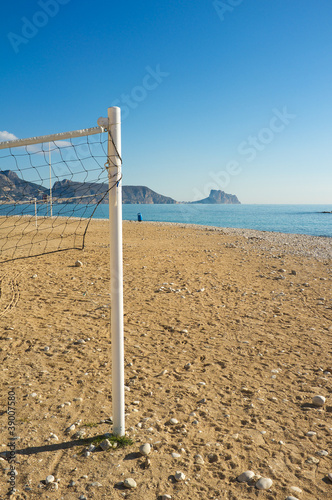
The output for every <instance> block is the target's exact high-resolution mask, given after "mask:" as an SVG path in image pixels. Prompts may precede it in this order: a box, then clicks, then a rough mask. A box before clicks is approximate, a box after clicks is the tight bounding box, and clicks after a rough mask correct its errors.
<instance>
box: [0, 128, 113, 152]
mask: <svg viewBox="0 0 332 500" xmlns="http://www.w3.org/2000/svg"><path fill="white" fill-rule="evenodd" d="M105 131H106V130H105V129H104V128H103V127H92V128H84V129H82V130H73V131H71V132H60V133H59V134H51V135H41V136H39V137H30V138H28V139H15V140H13V141H5V142H0V149H7V148H20V147H22V146H31V145H33V144H41V143H43V142H56V141H64V140H66V139H74V138H75V137H85V136H87V135H94V134H100V133H103V132H105Z"/></svg>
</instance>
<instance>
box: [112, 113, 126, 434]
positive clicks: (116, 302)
mask: <svg viewBox="0 0 332 500" xmlns="http://www.w3.org/2000/svg"><path fill="white" fill-rule="evenodd" d="M108 130H109V137H108V179H109V187H110V191H109V218H110V236H111V241H110V264H111V340H112V406H113V408H112V410H113V434H115V435H116V436H123V435H124V434H125V416H124V415H125V398H124V338H123V265H122V182H121V110H120V108H118V107H116V106H114V107H112V108H108Z"/></svg>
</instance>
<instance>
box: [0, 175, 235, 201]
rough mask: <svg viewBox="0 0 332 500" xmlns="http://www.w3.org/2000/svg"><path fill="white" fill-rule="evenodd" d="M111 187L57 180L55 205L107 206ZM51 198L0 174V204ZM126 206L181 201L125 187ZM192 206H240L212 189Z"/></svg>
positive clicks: (40, 188)
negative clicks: (104, 204)
mask: <svg viewBox="0 0 332 500" xmlns="http://www.w3.org/2000/svg"><path fill="white" fill-rule="evenodd" d="M108 190H109V186H108V184H107V183H100V182H78V181H73V180H71V179H63V180H61V181H56V182H55V183H54V184H53V187H52V198H53V200H54V203H60V204H62V203H68V202H69V203H70V201H71V200H72V201H74V200H75V199H76V203H82V204H96V203H108V196H107V193H108ZM48 195H49V188H45V187H43V186H41V185H40V184H38V183H37V182H32V181H26V180H23V179H21V178H20V177H19V176H18V175H17V174H16V172H14V171H12V170H2V171H0V203H14V202H21V203H24V202H25V201H28V200H30V201H31V200H32V199H34V198H37V200H42V199H43V198H45V197H46V196H48ZM122 202H123V204H138V205H140V204H173V205H174V204H178V203H180V202H178V201H176V200H174V199H173V198H171V197H169V196H164V195H162V194H159V193H157V192H156V191H153V190H152V189H150V188H148V187H147V186H130V185H129V186H122ZM189 203H196V204H197V203H202V204H208V203H209V204H239V203H240V202H239V200H238V198H237V197H236V196H235V195H231V194H228V193H225V192H224V191H220V190H219V191H218V190H211V191H210V195H209V196H208V197H207V198H204V199H202V200H198V201H193V202H189Z"/></svg>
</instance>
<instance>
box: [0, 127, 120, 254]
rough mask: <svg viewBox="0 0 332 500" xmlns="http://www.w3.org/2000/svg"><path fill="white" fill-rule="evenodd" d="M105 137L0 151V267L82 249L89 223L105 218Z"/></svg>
mask: <svg viewBox="0 0 332 500" xmlns="http://www.w3.org/2000/svg"><path fill="white" fill-rule="evenodd" d="M108 136H109V134H107V133H106V134H105V133H100V134H95V135H87V136H83V137H78V138H72V139H68V140H59V141H57V140H55V141H52V142H46V143H45V142H44V143H41V144H32V145H26V146H19V147H10V148H9V147H8V148H6V149H0V261H1V262H4V261H7V260H12V259H16V258H24V257H31V256H37V255H41V254H45V253H49V252H56V251H60V250H67V249H83V248H84V242H85V235H86V231H87V228H88V225H89V222H90V220H91V218H92V217H93V216H95V215H96V211H98V210H99V211H100V213H101V216H103V213H104V212H105V214H106V213H107V210H106V206H104V207H103V204H106V203H108V196H107V194H108V191H109V189H111V188H112V186H111V187H109V182H108V173H107V169H106V168H105V164H106V163H107V143H108ZM103 208H104V210H103ZM107 208H108V207H107Z"/></svg>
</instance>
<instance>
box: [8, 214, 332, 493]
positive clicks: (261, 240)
mask: <svg viewBox="0 0 332 500" xmlns="http://www.w3.org/2000/svg"><path fill="white" fill-rule="evenodd" d="M123 229H124V308H125V313H124V325H125V384H126V393H125V394H126V430H127V435H128V437H130V438H131V439H132V440H133V444H132V445H131V446H128V447H125V448H117V449H113V448H112V449H110V450H108V451H102V450H101V449H100V448H98V447H97V448H96V449H95V450H94V451H91V452H88V453H85V451H86V450H87V448H88V446H89V444H87V443H88V441H87V442H84V441H83V439H85V440H87V439H89V438H93V437H94V436H97V435H101V434H104V433H107V432H108V433H111V432H112V425H111V423H110V421H109V419H110V418H111V416H112V394H111V342H110V294H109V290H110V281H109V237H108V224H107V222H106V221H96V220H92V221H91V223H90V226H89V229H88V232H87V237H86V246H85V249H84V250H83V251H79V250H68V251H63V252H58V253H51V254H47V255H43V256H39V257H32V258H29V259H18V260H14V261H8V262H3V263H2V264H1V267H0V287H1V288H0V291H1V295H0V337H1V338H0V380H1V388H2V390H1V413H0V452H1V455H0V456H1V457H2V458H1V459H0V469H2V471H1V479H0V498H6V493H7V491H8V490H9V483H7V480H8V476H7V474H8V472H9V467H10V465H9V464H8V461H7V460H6V459H5V458H4V457H6V451H7V450H8V442H9V437H10V436H9V432H8V414H7V408H8V391H13V393H14V394H15V437H17V439H16V440H15V447H16V459H17V462H16V471H17V475H16V476H15V478H16V487H17V489H18V492H17V493H16V494H15V496H14V497H13V498H17V499H31V500H35V499H37V498H51V499H65V500H67V499H68V500H74V499H81V500H83V499H84V498H86V499H89V498H94V499H96V500H98V499H120V498H130V499H132V500H157V499H161V498H162V497H163V495H169V498H172V499H173V500H185V499H186V500H187V499H211V500H217V499H218V500H220V499H232V500H237V499H256V498H258V499H262V500H263V499H269V500H272V499H273V500H286V499H287V497H294V498H298V499H299V500H318V499H319V500H325V499H328V498H331V497H332V481H331V480H330V479H329V478H328V474H329V473H332V464H331V453H332V451H331V443H332V438H331V436H332V395H331V392H332V385H331V383H332V361H331V353H332V346H331V338H332V321H331V319H332V294H331V284H332V239H328V238H315V237H310V236H301V235H281V234H278V233H265V232H259V231H250V230H236V229H234V230H232V229H220V228H218V229H217V228H204V227H199V226H183V225H180V224H166V223H148V222H142V223H138V222H124V224H123ZM59 231H60V230H59ZM52 244H53V243H51V244H50V245H51V247H50V249H51V248H52ZM54 245H57V242H56V240H54ZM54 248H55V247H54ZM22 252H23V250H22ZM22 255H23V253H22ZM78 259H79V260H80V261H81V262H82V263H83V266H82V267H75V262H76V261H77V260H78ZM317 395H321V396H324V397H325V398H326V401H325V403H324V404H323V406H321V407H318V406H315V405H314V404H312V399H313V397H314V396H317ZM72 425H75V428H74V427H71V429H70V430H68V431H67V429H68V428H69V427H70V426H72ZM144 443H149V444H150V445H151V452H150V453H149V455H148V457H147V458H146V457H144V456H142V455H141V454H140V453H139V448H140V446H141V445H142V444H144ZM248 470H250V471H253V473H254V474H255V476H254V477H253V478H252V479H251V480H250V481H249V482H242V483H240V482H239V481H238V480H237V477H238V476H239V475H240V474H241V473H243V472H244V471H248ZM177 472H182V473H183V475H184V477H183V476H177V477H180V479H181V478H182V480H180V481H177V480H176V478H175V476H176V474H177ZM49 475H52V476H54V482H51V483H50V484H48V485H47V484H45V480H46V477H47V476H49ZM260 476H261V477H264V478H268V479H271V480H272V484H271V485H270V486H269V488H267V489H265V490H260V489H258V488H257V486H256V485H257V481H258V479H259V477H260ZM128 478H131V479H133V480H134V481H135V482H136V488H133V489H128V488H126V487H125V486H124V485H123V482H124V481H125V480H126V479H128ZM165 498H167V497H165Z"/></svg>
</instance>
